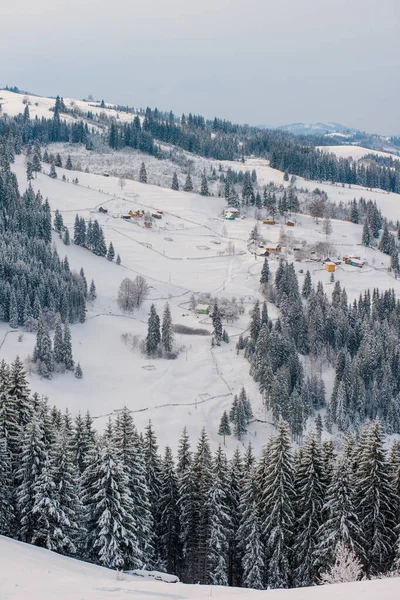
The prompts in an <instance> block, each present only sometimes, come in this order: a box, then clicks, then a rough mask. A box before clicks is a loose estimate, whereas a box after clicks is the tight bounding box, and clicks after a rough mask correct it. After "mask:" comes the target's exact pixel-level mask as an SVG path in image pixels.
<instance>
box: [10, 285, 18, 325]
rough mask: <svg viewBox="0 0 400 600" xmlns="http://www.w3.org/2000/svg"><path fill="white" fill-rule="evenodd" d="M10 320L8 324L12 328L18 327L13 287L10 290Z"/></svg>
mask: <svg viewBox="0 0 400 600" xmlns="http://www.w3.org/2000/svg"><path fill="white" fill-rule="evenodd" d="M9 313H10V320H9V324H10V327H11V328H12V329H18V306H17V298H16V295H15V291H14V289H12V290H11V294H10V308H9Z"/></svg>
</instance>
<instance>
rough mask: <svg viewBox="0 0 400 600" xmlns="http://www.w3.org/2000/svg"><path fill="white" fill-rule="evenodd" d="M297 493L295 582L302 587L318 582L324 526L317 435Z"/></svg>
mask: <svg viewBox="0 0 400 600" xmlns="http://www.w3.org/2000/svg"><path fill="white" fill-rule="evenodd" d="M295 489H296V492H297V510H296V520H297V529H296V532H295V542H294V545H293V553H294V557H295V571H294V583H295V585H296V586H298V587H303V586H309V585H314V584H315V583H316V581H317V570H316V566H315V565H316V560H317V558H318V537H317V532H318V530H319V527H320V526H321V524H322V517H323V511H322V508H323V504H324V497H325V489H324V480H323V463H322V457H321V448H320V446H319V444H318V442H317V440H316V437H315V434H314V433H310V434H309V435H308V436H307V438H306V441H305V443H304V446H303V448H302V453H301V458H300V462H299V465H298V469H297V472H296V476H295Z"/></svg>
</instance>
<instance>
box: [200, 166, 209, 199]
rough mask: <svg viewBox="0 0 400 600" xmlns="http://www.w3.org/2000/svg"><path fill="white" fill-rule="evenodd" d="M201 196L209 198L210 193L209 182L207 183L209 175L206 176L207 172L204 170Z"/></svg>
mask: <svg viewBox="0 0 400 600" xmlns="http://www.w3.org/2000/svg"><path fill="white" fill-rule="evenodd" d="M200 194H201V196H209V195H210V192H209V189H208V182H207V175H206V170H205V169H204V171H203V173H202V175H201V187H200Z"/></svg>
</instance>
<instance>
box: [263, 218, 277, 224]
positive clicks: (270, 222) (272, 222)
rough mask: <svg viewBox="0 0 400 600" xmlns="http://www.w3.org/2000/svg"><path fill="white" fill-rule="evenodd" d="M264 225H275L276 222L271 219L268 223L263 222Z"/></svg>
mask: <svg viewBox="0 0 400 600" xmlns="http://www.w3.org/2000/svg"><path fill="white" fill-rule="evenodd" d="M263 224H264V225H275V221H274V220H273V219H269V220H266V221H263Z"/></svg>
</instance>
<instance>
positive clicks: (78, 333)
mask: <svg viewBox="0 0 400 600" xmlns="http://www.w3.org/2000/svg"><path fill="white" fill-rule="evenodd" d="M249 166H250V167H251V166H252V165H247V166H246V167H247V168H248V167H249ZM13 169H14V170H15V172H16V174H17V176H18V179H19V184H20V189H21V191H22V190H24V189H25V187H26V174H25V164H24V158H23V157H16V162H15V165H14V166H13ZM263 169H267V173H268V180H267V181H269V180H270V177H269V172H270V171H272V170H271V169H270V168H269V167H261V171H260V173H261V174H262V173H264V171H263ZM57 171H58V179H56V180H53V179H50V178H49V177H48V176H47V175H45V174H39V175H38V177H37V179H35V180H33V182H32V185H33V187H34V188H35V189H36V190H39V189H40V190H41V193H42V194H43V196H45V197H46V196H48V198H49V201H50V206H51V209H52V211H53V214H54V211H55V210H56V209H58V210H60V212H61V213H62V215H63V219H64V222H65V224H66V225H67V226H68V227H69V229H70V233H71V237H73V223H74V220H75V214H76V213H77V212H78V213H79V215H80V216H83V217H85V219H89V218H90V217H92V218H97V219H98V220H99V223H100V225H101V226H102V227H103V229H104V233H105V236H106V242H107V244H108V243H109V242H110V241H112V242H113V245H114V247H115V251H116V253H120V255H121V259H122V264H121V266H117V265H116V264H115V263H110V262H109V261H107V260H106V259H105V258H99V257H97V256H95V255H93V254H92V253H90V252H89V251H87V250H85V249H83V248H80V247H78V246H74V245H70V246H65V245H64V244H63V243H62V241H61V240H60V239H59V238H58V236H57V235H55V234H54V243H55V244H56V246H57V248H58V251H59V253H60V255H61V256H64V255H67V256H68V260H69V263H70V266H71V268H72V269H75V270H79V269H80V267H81V266H82V267H83V269H84V271H85V275H86V278H87V281H88V283H90V280H91V279H92V278H93V279H94V280H95V283H96V287H97V293H98V298H97V299H96V301H95V302H94V303H93V304H91V303H89V305H88V314H87V321H86V323H84V324H83V325H80V324H79V325H74V326H72V328H71V329H72V342H73V353H74V358H75V360H76V361H79V362H80V363H81V365H82V368H83V373H84V377H83V379H82V380H77V379H75V378H74V377H73V375H72V374H65V375H58V374H56V375H54V377H53V379H52V380H50V381H48V380H41V379H40V378H39V377H38V376H37V375H34V374H31V375H30V384H31V386H32V389H33V390H35V391H37V392H39V393H41V394H44V395H47V396H48V397H49V399H50V403H54V404H56V405H57V406H58V407H59V408H61V409H65V408H68V409H69V410H70V411H71V412H72V414H76V413H77V412H78V411H82V412H84V411H86V410H88V409H89V410H90V411H91V412H92V414H93V416H94V417H95V418H96V425H97V426H98V427H99V428H102V427H103V425H104V424H105V423H106V421H107V418H108V416H109V415H112V414H113V413H115V411H118V410H119V409H121V408H122V407H123V406H124V405H127V406H128V407H129V408H130V409H131V410H132V411H134V417H135V422H136V424H137V426H138V427H139V429H143V428H144V427H145V425H146V424H147V422H148V420H149V419H151V420H152V421H153V424H154V427H155V430H156V432H157V435H158V439H159V443H160V446H161V447H163V446H164V445H165V444H171V445H172V446H173V447H176V442H177V439H178V438H179V436H180V433H181V431H182V428H183V427H184V426H185V425H186V426H187V427H188V431H189V434H190V435H191V438H192V443H194V441H195V438H196V437H197V436H198V435H199V433H200V430H201V428H202V427H203V426H206V428H207V431H208V433H209V435H210V438H211V443H212V446H213V448H215V447H216V446H217V444H218V443H220V442H221V441H222V440H221V438H220V437H219V436H218V435H217V434H216V432H217V429H218V424H219V420H220V417H221V415H222V412H223V411H224V410H229V408H230V405H231V403H232V399H233V395H234V394H235V393H238V392H239V391H240V389H241V387H242V386H243V385H244V386H245V388H246V390H247V392H248V395H249V397H250V399H251V402H252V407H253V411H254V414H255V417H256V419H258V421H256V422H254V423H252V424H251V425H250V427H249V433H248V434H247V435H246V436H245V437H244V439H243V442H242V444H239V442H238V441H237V440H236V438H234V437H233V436H231V437H230V438H228V439H227V442H226V443H227V453H228V454H231V453H232V452H233V450H234V449H235V448H236V447H237V445H242V447H243V446H244V445H246V444H247V443H248V442H249V441H251V442H252V444H253V446H254V448H255V451H256V452H257V453H258V452H259V451H260V449H261V447H262V446H263V445H264V444H265V442H266V440H267V439H268V437H269V435H270V434H271V431H272V430H273V427H272V425H271V424H270V423H269V422H268V421H269V419H268V414H266V412H265V409H264V406H263V404H262V399H261V395H260V394H259V392H258V389H257V388H258V386H257V385H256V384H255V382H254V381H253V380H252V378H251V377H250V375H249V365H248V362H247V361H246V360H245V359H244V358H243V356H242V355H240V356H237V354H236V350H235V343H236V339H237V336H238V335H239V334H240V333H241V332H245V331H246V329H247V327H248V324H249V315H248V312H249V310H250V309H251V307H252V306H253V303H254V301H255V300H256V299H257V298H258V299H259V300H260V301H262V297H261V295H260V292H259V276H260V271H261V267H262V264H263V258H262V257H257V258H256V257H255V256H254V254H253V253H251V252H249V251H248V250H247V240H248V237H249V234H250V231H251V230H252V228H253V227H254V224H255V220H254V219H253V218H247V219H239V220H236V221H225V220H223V219H222V217H221V214H222V211H223V207H224V203H225V201H224V200H223V199H219V198H214V197H209V198H204V197H201V196H198V195H196V194H188V193H185V192H175V191H173V190H170V189H163V188H159V187H156V186H152V185H149V184H147V185H146V184H141V183H138V182H136V181H127V182H126V186H125V188H124V189H123V190H121V189H120V187H119V184H118V179H117V178H115V177H108V178H105V177H103V176H101V175H95V174H92V173H78V172H74V171H66V170H63V169H57ZM63 173H65V175H66V177H68V178H69V179H70V182H63V181H62V180H61V177H62V174H63ZM275 173H279V172H277V171H276V172H275ZM279 176H280V177H281V178H282V174H281V173H279ZM75 177H78V178H79V185H76V184H72V183H71V181H72V179H74V178H75ZM260 177H261V175H260V174H259V179H260ZM307 183H309V182H307ZM327 187H330V186H327ZM333 189H336V188H333ZM346 191H347V190H346ZM349 191H350V192H352V193H353V192H354V191H353V190H349ZM99 206H104V207H106V208H108V210H109V213H108V214H106V215H103V214H101V213H98V212H97V210H98V207H99ZM138 208H140V209H143V210H150V212H154V211H155V210H162V211H164V214H163V218H162V219H161V220H160V221H156V222H155V225H154V229H152V230H147V229H145V228H144V227H143V225H141V224H140V225H139V224H136V223H132V222H125V221H124V220H122V219H120V218H119V217H120V215H121V214H125V213H126V212H127V211H128V210H129V209H132V210H136V209H138ZM294 219H295V221H296V224H295V227H293V228H288V227H286V226H284V225H279V224H277V225H274V226H268V225H263V224H262V223H260V224H259V230H260V234H261V236H262V238H263V239H264V241H265V242H266V243H271V244H274V243H275V244H276V243H277V242H278V241H279V239H280V236H281V235H282V232H283V233H284V234H285V235H286V236H287V237H289V238H290V237H291V238H292V240H291V242H290V244H289V245H291V246H294V247H297V246H298V247H301V246H302V244H303V243H304V242H305V243H307V244H314V243H316V242H325V241H327V240H326V236H325V235H324V234H323V232H322V226H321V223H320V224H316V223H315V222H314V220H313V219H312V218H311V217H308V216H306V215H295V216H294ZM332 227H333V232H332V235H331V236H329V240H328V241H330V242H331V243H332V244H333V245H334V246H335V249H336V254H337V256H339V257H341V256H342V255H344V254H349V253H352V254H358V253H359V254H360V255H361V257H362V258H363V259H364V260H367V261H368V266H364V267H363V269H357V268H355V267H350V266H347V265H341V266H340V267H338V269H337V271H336V273H335V280H339V281H340V282H341V285H342V286H344V287H345V288H346V290H347V293H348V297H349V301H352V300H353V299H354V298H357V297H358V295H359V294H360V292H363V291H364V290H365V289H366V288H368V287H369V288H371V287H379V288H380V289H386V288H388V287H394V288H395V290H396V293H397V294H398V295H400V282H398V280H395V279H394V278H393V277H392V276H391V275H390V274H389V273H388V272H387V271H386V270H385V268H386V267H387V265H388V264H389V257H387V256H386V255H383V254H382V253H380V252H378V251H376V250H373V249H369V248H367V249H365V248H364V247H362V246H360V245H359V244H360V240H361V226H359V225H354V224H352V223H348V222H343V221H332ZM165 238H169V239H165ZM171 240H172V241H171ZM289 241H290V240H289ZM214 242H220V244H215V243H214ZM228 242H231V243H233V244H234V245H235V251H236V252H237V254H236V255H234V256H228V255H224V256H218V252H219V251H220V250H222V249H224V248H226V246H227V244H228ZM258 250H259V251H260V252H261V251H262V249H258ZM283 256H285V257H287V258H288V260H294V254H293V253H288V254H284V255H283ZM331 258H335V257H334V256H331ZM278 261H279V257H274V256H272V255H271V256H270V258H269V262H270V268H271V273H272V274H274V272H275V270H276V268H277V266H278ZM295 266H296V271H297V272H298V276H299V284H300V285H302V281H303V277H304V273H305V272H306V270H307V269H309V270H310V272H311V274H312V278H313V281H314V282H315V283H316V282H318V281H319V280H321V281H322V282H323V283H324V285H325V288H326V290H327V292H328V293H329V290H331V289H333V284H332V283H331V282H330V274H329V273H327V272H326V271H325V270H324V268H323V266H322V265H321V263H317V262H315V261H302V262H295ZM301 270H303V274H301V273H299V271H301ZM137 274H141V275H143V276H144V277H145V278H146V279H147V281H148V283H149V285H150V286H151V288H150V295H149V298H148V299H147V300H146V302H145V303H144V305H143V306H142V307H141V309H140V310H139V311H135V312H134V313H132V314H131V315H125V314H122V313H121V311H120V309H119V307H118V305H117V302H116V297H117V291H118V288H119V285H120V283H121V281H122V279H124V278H125V277H129V278H134V277H135V276H136V275H137ZM192 292H197V293H201V292H208V293H211V294H213V295H217V296H219V297H228V298H231V297H232V296H235V297H236V298H237V300H238V301H239V300H240V299H241V298H243V301H244V304H245V307H246V311H245V314H244V315H242V316H241V317H240V318H239V320H238V321H236V322H235V323H233V324H228V325H226V329H227V331H228V333H229V336H230V337H231V343H230V344H228V345H226V344H223V345H222V346H221V347H220V348H214V349H213V350H212V349H211V347H210V337H202V336H184V335H179V336H178V335H177V336H176V345H177V347H179V348H181V352H180V354H179V357H178V358H177V360H174V361H166V360H161V359H154V360H153V359H152V360H150V361H149V360H148V359H147V358H146V357H145V356H144V355H142V354H141V353H140V350H139V349H138V348H136V349H134V350H132V349H131V348H130V347H129V345H127V344H126V343H124V342H123V340H122V336H124V334H128V335H130V336H131V337H132V336H136V337H137V338H140V339H144V337H145V335H146V331H147V316H148V311H149V308H150V304H151V303H152V302H154V304H155V305H156V308H157V312H158V313H159V314H160V316H161V315H162V311H163V307H164V303H165V302H166V301H167V300H168V301H169V303H170V307H171V312H172V319H173V322H174V323H179V324H184V325H188V326H190V327H205V328H206V329H208V330H209V331H210V332H211V331H212V324H211V319H210V317H207V316H196V315H194V314H193V313H192V312H191V311H189V300H190V296H191V293H192ZM269 311H270V315H271V316H272V317H275V316H276V310H275V308H274V307H273V306H272V305H269ZM7 330H8V326H7V325H6V324H3V325H2V326H1V327H0V344H1V340H3V344H2V347H1V354H2V357H5V358H6V360H8V361H12V360H14V358H15V356H16V354H19V355H20V356H21V357H22V358H24V359H25V358H26V357H27V356H28V355H31V354H32V351H33V347H34V343H35V336H34V335H33V334H29V333H25V332H24V333H23V340H22V341H20V342H19V341H18V334H17V333H9V334H8V335H7V336H6V337H4V336H5V334H6V332H7ZM324 379H325V380H326V384H327V390H328V392H329V390H330V387H331V384H330V383H329V382H330V379H331V374H330V373H326V377H325V375H324Z"/></svg>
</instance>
